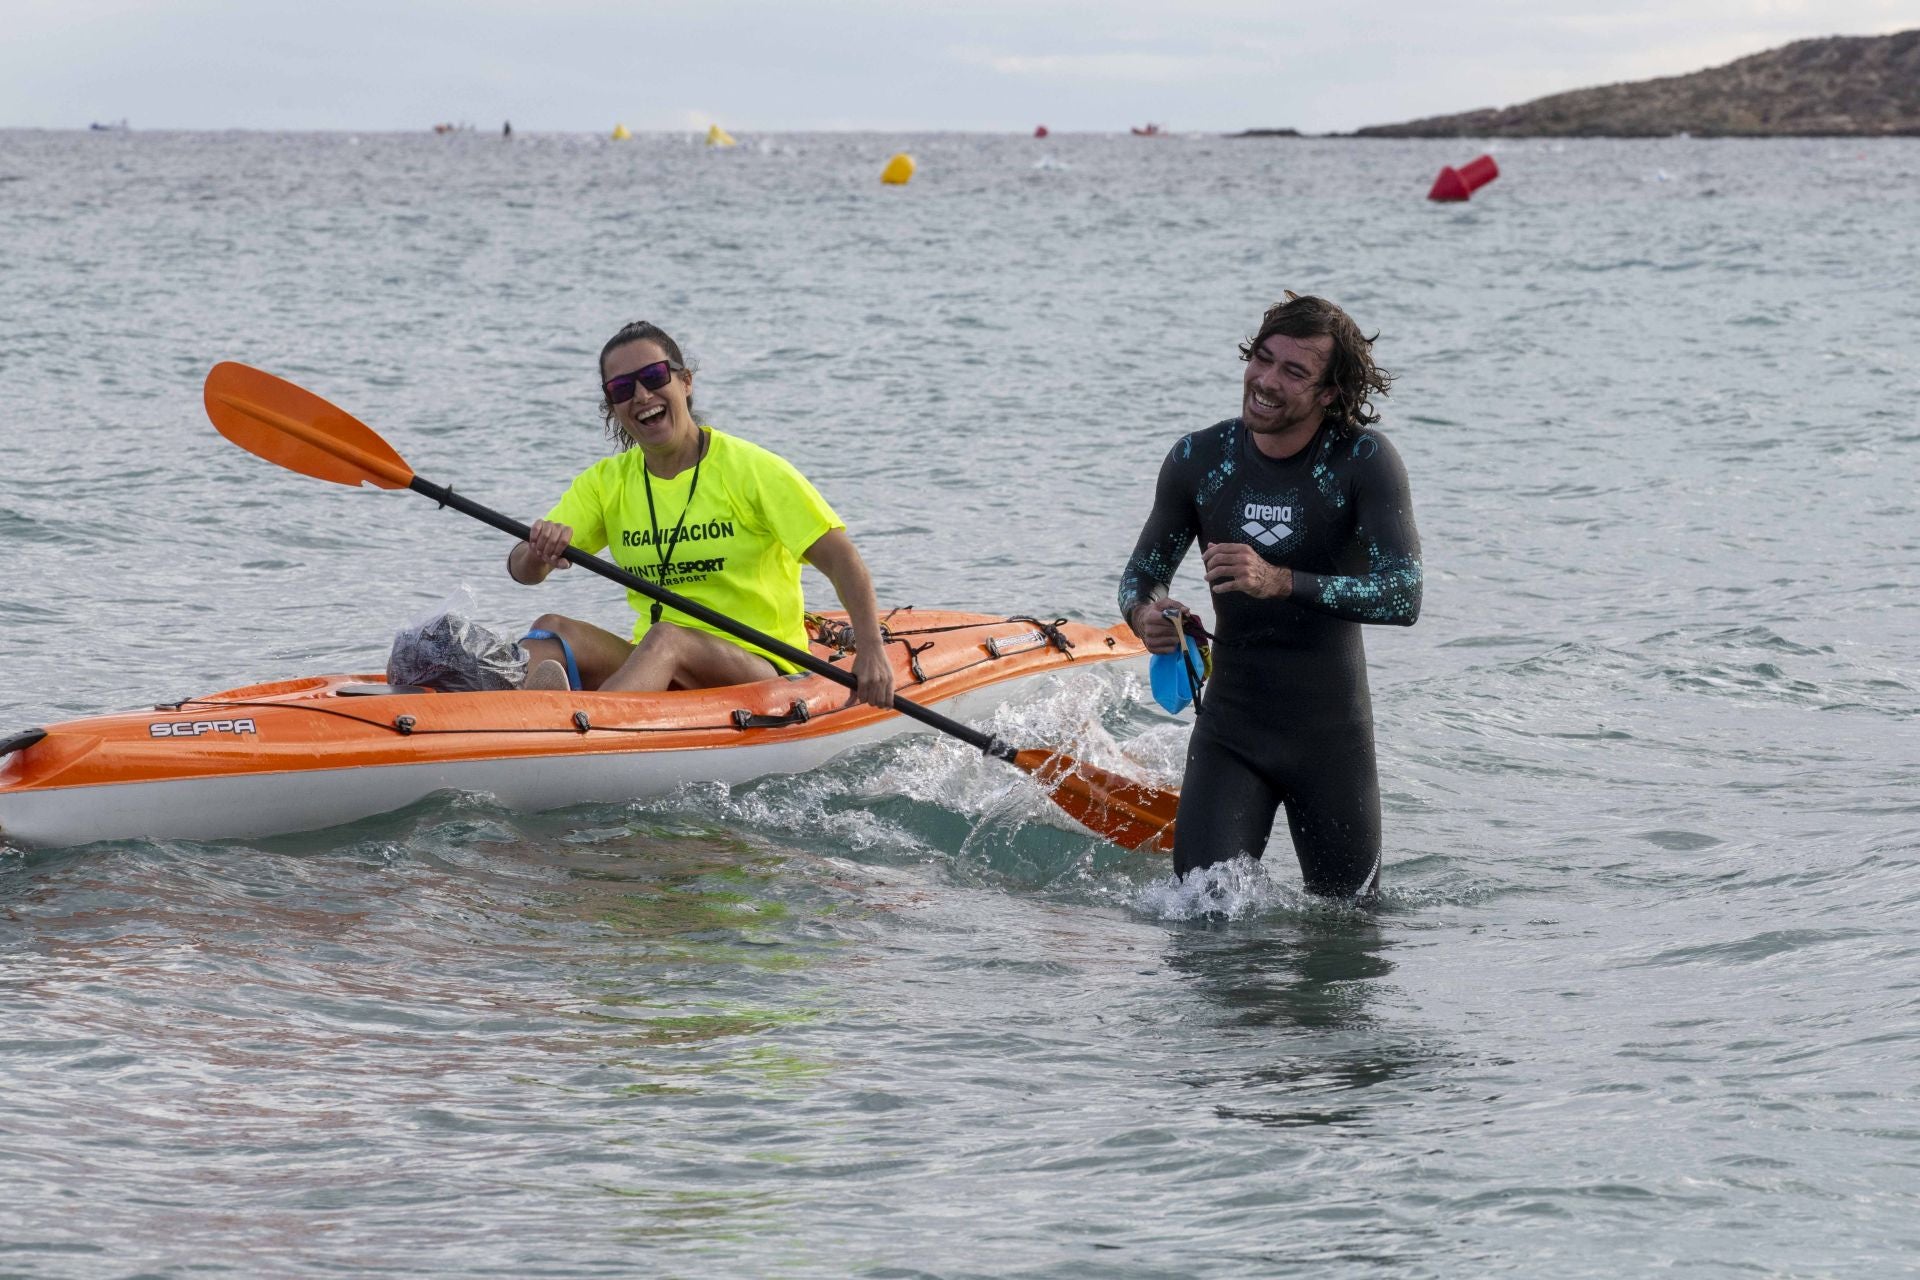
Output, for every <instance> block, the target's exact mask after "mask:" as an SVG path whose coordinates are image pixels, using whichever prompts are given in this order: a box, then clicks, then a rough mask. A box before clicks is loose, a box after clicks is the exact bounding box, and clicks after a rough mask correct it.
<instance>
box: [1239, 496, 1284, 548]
mask: <svg viewBox="0 0 1920 1280" xmlns="http://www.w3.org/2000/svg"><path fill="white" fill-rule="evenodd" d="M1241 514H1242V515H1244V516H1245V517H1246V518H1247V522H1246V523H1245V524H1243V525H1241V526H1240V532H1242V533H1244V534H1246V535H1247V536H1248V537H1249V538H1252V539H1253V540H1254V541H1255V542H1257V543H1259V544H1260V545H1261V546H1263V547H1271V546H1273V545H1274V544H1275V543H1277V542H1279V541H1281V540H1282V539H1283V538H1291V537H1292V536H1293V523H1292V522H1293V508H1292V507H1291V506H1285V507H1276V506H1271V505H1269V504H1267V503H1263V502H1249V503H1248V504H1247V508H1246V510H1245V511H1243V512H1242V513H1241Z"/></svg>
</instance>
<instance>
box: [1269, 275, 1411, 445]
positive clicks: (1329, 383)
mask: <svg viewBox="0 0 1920 1280" xmlns="http://www.w3.org/2000/svg"><path fill="white" fill-rule="evenodd" d="M1286 292H1287V297H1286V301H1284V302H1276V303H1274V304H1273V305H1272V306H1270V307H1268V308H1267V312H1266V314H1265V315H1263V316H1261V317H1260V330H1259V332H1258V333H1256V334H1254V335H1253V336H1252V337H1251V338H1248V339H1247V340H1246V341H1245V342H1243V343H1241V344H1240V358H1241V359H1242V360H1250V359H1252V358H1253V351H1254V348H1255V347H1258V346H1259V345H1260V344H1261V343H1263V342H1265V341H1266V340H1267V339H1268V338H1271V337H1272V336H1273V335H1274V334H1276V333H1277V334H1279V335H1280V336H1281V337H1283V338H1332V339H1333V350H1332V352H1331V353H1330V354H1329V355H1328V356H1327V368H1326V371H1325V372H1324V373H1323V374H1321V376H1320V385H1321V386H1323V387H1331V388H1333V392H1334V396H1333V403H1332V404H1330V405H1328V406H1327V417H1329V418H1331V419H1333V420H1334V421H1335V422H1338V423H1340V424H1341V425H1343V426H1347V427H1355V428H1357V427H1366V426H1371V425H1373V424H1374V423H1376V422H1378V421H1380V413H1379V411H1378V410H1376V409H1375V408H1374V407H1373V397H1374V396H1376V395H1380V396H1384V395H1386V394H1387V388H1388V387H1390V386H1392V385H1393V375H1392V374H1390V373H1388V372H1387V371H1386V370H1385V369H1382V368H1381V367H1380V366H1378V365H1376V364H1375V363H1374V362H1373V338H1369V337H1367V336H1366V335H1365V334H1363V333H1361V332H1360V326H1359V325H1357V324H1355V323H1354V322H1353V318H1352V317H1351V316H1349V315H1348V314H1347V313H1346V312H1344V311H1342V310H1341V309H1340V308H1339V307H1336V306H1334V305H1333V304H1332V303H1331V302H1328V301H1327V300H1326V299H1325V298H1315V297H1313V296H1311V295H1309V296H1306V297H1302V296H1301V295H1299V294H1297V293H1295V292H1294V291H1293V290H1291V289H1289V290H1287V291H1286ZM1379 336H1380V335H1379V334H1378V333H1376V334H1374V335H1373V337H1374V338H1377V337H1379Z"/></svg>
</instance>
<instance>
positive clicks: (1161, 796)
mask: <svg viewBox="0 0 1920 1280" xmlns="http://www.w3.org/2000/svg"><path fill="white" fill-rule="evenodd" d="M1013 763H1014V764H1015V765H1017V766H1018V767H1019V768H1021V769H1024V770H1026V771H1027V772H1028V773H1030V774H1032V775H1033V776H1034V777H1035V778H1037V779H1038V780H1039V781H1040V782H1041V784H1042V785H1044V786H1045V787H1046V788H1047V789H1048V790H1049V791H1050V792H1051V793H1052V796H1053V802H1054V803H1055V804H1057V805H1059V806H1060V807H1061V808H1062V809H1064V810H1066V811H1067V814H1068V816H1070V817H1071V818H1072V819H1073V820H1074V821H1075V822H1078V823H1079V824H1080V825H1081V826H1083V827H1085V828H1087V829H1088V830H1089V831H1091V832H1093V833H1094V834H1095V835H1099V836H1104V837H1106V838H1107V839H1108V840H1111V841H1113V842H1114V843H1115V844H1117V845H1119V846H1120V847H1121V848H1122V849H1138V848H1141V847H1142V846H1144V845H1149V844H1150V845H1152V847H1153V848H1155V849H1158V850H1160V851H1162V852H1166V851H1167V850H1170V849H1172V848H1173V820H1174V817H1175V815H1176V814H1177V813H1178V812H1179V809H1180V793H1179V792H1178V791H1161V790H1159V789H1158V788H1155V787H1149V786H1145V785H1143V784H1141V783H1138V782H1133V781H1130V780H1129V779H1127V778H1123V777H1121V776H1120V775H1119V774H1117V773H1111V772H1109V771H1108V770H1105V769H1096V768H1095V767H1094V766H1092V765H1090V764H1082V763H1080V762H1079V761H1078V760H1075V759H1074V758H1073V757H1072V756H1068V755H1062V754H1061V753H1060V752H1058V751H1042V750H1040V749H1039V748H1032V749H1029V750H1026V751H1016V752H1014V756H1013Z"/></svg>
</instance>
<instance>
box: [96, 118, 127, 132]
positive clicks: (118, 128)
mask: <svg viewBox="0 0 1920 1280" xmlns="http://www.w3.org/2000/svg"><path fill="white" fill-rule="evenodd" d="M87 128H88V129H89V130H91V131H92V132H94V133H131V132H132V131H133V130H132V128H131V126H129V125H128V124H127V122H126V121H125V120H118V121H115V122H114V123H112V124H101V123H100V122H99V121H98V120H95V121H94V122H93V123H92V124H90V125H88V126H87Z"/></svg>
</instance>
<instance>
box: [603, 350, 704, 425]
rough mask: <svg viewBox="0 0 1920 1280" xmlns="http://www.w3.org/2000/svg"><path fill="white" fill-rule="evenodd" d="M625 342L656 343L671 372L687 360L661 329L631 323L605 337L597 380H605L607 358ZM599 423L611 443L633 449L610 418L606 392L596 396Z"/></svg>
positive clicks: (683, 366) (689, 402)
mask: <svg viewBox="0 0 1920 1280" xmlns="http://www.w3.org/2000/svg"><path fill="white" fill-rule="evenodd" d="M629 342H654V343H658V344H659V347H660V349H661V350H662V351H664V352H666V353H667V363H668V364H669V365H670V366H672V368H673V370H674V372H676V373H678V372H681V371H683V370H684V369H686V367H687V358H686V357H685V356H684V355H681V354H680V344H679V343H677V342H675V341H674V340H673V339H672V338H670V337H668V336H667V331H666V330H665V329H662V328H661V327H660V326H659V325H657V324H652V323H649V322H648V321H645V320H634V321H630V322H629V323H627V324H624V325H622V326H620V332H618V333H616V334H614V335H613V336H612V337H611V338H608V339H607V345H606V346H604V347H601V348H600V381H602V382H605V381H606V380H607V357H608V356H610V355H612V354H613V353H614V352H615V351H616V350H618V349H619V348H621V347H624V346H626V345H627V344H628V343H629ZM687 412H688V413H692V412H693V397H692V396H691V395H689V396H688V397H687ZM600 421H602V422H604V423H605V424H606V427H607V437H608V438H609V439H611V440H612V441H613V442H614V443H615V444H617V445H619V446H620V447H621V448H622V449H628V448H631V447H632V446H633V439H632V437H630V436H628V435H627V431H626V428H625V427H622V426H621V425H620V420H619V419H618V418H616V417H614V416H613V405H611V404H610V403H608V401H607V393H606V392H605V391H604V390H603V391H602V392H601V393H600Z"/></svg>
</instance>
